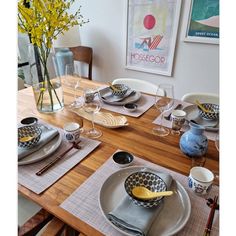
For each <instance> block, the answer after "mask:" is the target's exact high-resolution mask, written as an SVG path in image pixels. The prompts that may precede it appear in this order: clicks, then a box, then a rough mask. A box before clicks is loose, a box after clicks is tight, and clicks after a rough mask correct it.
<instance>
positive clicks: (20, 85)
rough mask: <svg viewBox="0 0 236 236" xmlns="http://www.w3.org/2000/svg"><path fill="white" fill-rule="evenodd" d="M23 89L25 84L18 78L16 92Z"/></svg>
mask: <svg viewBox="0 0 236 236" xmlns="http://www.w3.org/2000/svg"><path fill="white" fill-rule="evenodd" d="M24 88H25V83H24V80H23V79H21V78H20V77H18V88H17V89H18V90H21V89H24Z"/></svg>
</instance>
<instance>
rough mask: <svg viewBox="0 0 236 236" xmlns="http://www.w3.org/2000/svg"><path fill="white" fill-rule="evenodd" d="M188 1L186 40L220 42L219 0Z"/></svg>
mask: <svg viewBox="0 0 236 236" xmlns="http://www.w3.org/2000/svg"><path fill="white" fill-rule="evenodd" d="M186 3H187V4H188V5H187V13H186V16H185V22H186V31H185V37H184V41H188V42H197V43H212V44H218V43H219V0H190V1H187V2H186Z"/></svg>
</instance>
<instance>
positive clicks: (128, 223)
mask: <svg viewBox="0 0 236 236" xmlns="http://www.w3.org/2000/svg"><path fill="white" fill-rule="evenodd" d="M147 171H149V172H153V173H155V174H157V175H158V176H160V177H161V178H162V179H163V181H164V182H165V183H166V185H167V189H169V187H170V185H171V182H172V177H171V175H169V174H165V173H159V172H155V171H153V170H150V169H148V168H147ZM163 204H164V200H161V201H160V204H159V205H158V206H157V207H152V208H145V207H141V206H138V205H135V204H134V203H133V201H132V200H131V199H130V197H129V196H128V195H127V196H125V197H124V198H123V199H122V200H121V201H120V202H119V203H118V205H117V207H116V208H115V209H114V210H113V211H111V212H109V213H108V219H109V220H110V221H111V222H112V223H113V224H114V225H115V226H117V227H118V228H120V229H121V230H122V231H125V232H127V233H129V234H131V235H141V236H146V235H147V233H148V231H149V229H150V227H151V225H152V223H153V221H154V219H155V218H156V217H157V215H158V214H159V213H160V212H161V210H162V207H163Z"/></svg>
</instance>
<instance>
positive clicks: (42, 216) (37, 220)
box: [18, 208, 83, 236]
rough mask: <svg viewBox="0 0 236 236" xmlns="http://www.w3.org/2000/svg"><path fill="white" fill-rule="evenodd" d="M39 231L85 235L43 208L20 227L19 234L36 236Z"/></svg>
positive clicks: (45, 234) (54, 235)
mask: <svg viewBox="0 0 236 236" xmlns="http://www.w3.org/2000/svg"><path fill="white" fill-rule="evenodd" d="M42 229H43V230H42ZM41 230H42V231H41ZM39 232H40V235H41V236H62V235H63V236H78V235H80V236H83V234H80V233H79V232H78V231H76V230H74V229H73V228H71V227H70V226H68V225H66V224H65V223H64V222H62V221H61V220H59V219H58V218H56V217H54V216H53V215H51V214H50V213H49V212H47V211H46V210H44V209H43V208H42V209H41V210H40V211H39V212H37V213H36V214H35V215H33V216H32V217H31V218H30V219H29V220H27V222H25V223H24V224H23V225H22V226H21V227H19V229H18V236H35V235H36V234H38V233H39Z"/></svg>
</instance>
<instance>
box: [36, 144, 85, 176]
mask: <svg viewBox="0 0 236 236" xmlns="http://www.w3.org/2000/svg"><path fill="white" fill-rule="evenodd" d="M80 142H81V141H79V142H77V143H75V142H74V143H73V144H72V146H71V147H70V148H68V149H67V150H66V151H65V152H63V153H62V154H61V155H59V156H58V157H57V158H55V159H54V160H52V161H51V162H49V163H48V164H47V165H45V166H44V167H43V168H42V169H40V170H39V171H38V172H37V173H36V175H37V176H40V175H42V174H43V173H44V172H46V171H47V170H48V169H49V168H51V167H52V166H54V165H55V164H56V163H57V162H58V161H59V160H61V159H62V158H63V157H64V156H65V155H66V153H68V152H69V151H70V150H71V149H73V148H76V149H80V148H81V147H80V146H79V145H78V144H79V143H80Z"/></svg>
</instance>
